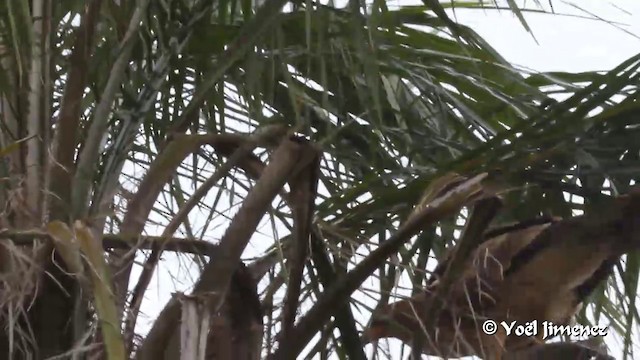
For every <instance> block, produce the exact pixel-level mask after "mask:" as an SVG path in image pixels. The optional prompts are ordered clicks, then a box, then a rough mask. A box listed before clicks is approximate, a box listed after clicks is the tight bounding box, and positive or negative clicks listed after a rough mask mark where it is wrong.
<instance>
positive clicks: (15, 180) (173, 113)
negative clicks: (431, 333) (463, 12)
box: [0, 0, 640, 359]
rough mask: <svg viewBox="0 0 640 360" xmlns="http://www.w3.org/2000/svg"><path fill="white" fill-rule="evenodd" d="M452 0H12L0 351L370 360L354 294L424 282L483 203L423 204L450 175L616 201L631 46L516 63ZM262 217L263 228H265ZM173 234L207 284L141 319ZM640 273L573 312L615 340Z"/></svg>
mask: <svg viewBox="0 0 640 360" xmlns="http://www.w3.org/2000/svg"><path fill="white" fill-rule="evenodd" d="M509 3H511V2H509ZM464 4H466V5H465V6H468V7H477V8H482V7H483V6H489V5H488V4H484V5H483V4H482V1H480V2H478V3H477V4H476V3H472V2H467V3H464ZM449 6H451V4H449V3H448V2H445V3H443V4H440V3H438V2H437V1H433V0H425V1H424V5H420V6H403V7H390V6H387V4H386V3H385V2H373V3H371V4H368V5H367V6H366V7H365V6H363V5H362V4H361V3H360V2H357V1H350V2H349V3H348V4H347V5H346V7H339V6H336V5H334V4H322V3H319V2H300V1H296V2H291V3H289V2H287V1H283V0H266V1H264V2H261V3H260V4H251V3H249V2H234V1H231V2H230V1H224V2H211V1H200V0H189V1H187V0H182V1H178V0H175V1H157V2H155V1H148V0H139V1H136V2H133V1H111V0H106V1H103V0H89V1H84V2H80V1H47V0H33V1H30V2H29V1H7V2H5V3H4V4H3V5H2V7H0V55H1V56H0V91H1V93H0V119H1V123H0V124H1V126H2V131H1V132H0V158H1V161H0V173H1V175H0V179H2V181H0V204H6V205H5V206H4V207H3V211H2V213H1V216H0V229H2V230H1V231H0V239H2V240H1V242H0V244H1V245H2V246H1V247H0V264H1V265H0V266H1V268H0V274H1V275H0V276H1V279H2V283H1V285H0V286H1V288H0V289H1V290H2V291H1V292H0V300H1V301H0V309H1V310H2V312H1V313H0V314H1V317H0V318H1V319H2V321H1V322H0V323H2V325H3V332H2V333H1V335H0V352H1V353H2V354H3V356H5V355H6V356H7V357H8V358H16V359H22V358H24V359H29V358H38V359H40V358H49V357H53V356H59V355H65V356H71V357H74V358H84V357H87V356H89V355H96V356H99V357H106V358H109V359H124V358H128V357H134V356H135V357H137V358H140V359H155V358H160V357H162V356H164V358H167V359H178V358H180V356H183V358H192V357H190V356H193V358H196V357H197V358H202V357H201V356H205V353H206V355H207V356H217V357H218V358H259V357H261V356H266V355H267V354H271V355H270V356H271V358H274V359H279V358H294V357H296V356H298V355H299V354H300V353H301V352H302V351H303V350H304V349H305V348H306V353H307V354H308V355H307V356H309V357H312V356H315V355H318V354H319V355H320V356H321V357H323V358H324V357H326V356H328V355H329V354H332V353H336V354H338V355H339V356H341V357H348V358H354V359H363V358H365V354H364V352H363V350H362V349H363V348H362V346H361V343H360V340H359V331H360V330H361V329H362V328H363V326H364V325H366V321H367V320H368V314H369V312H370V310H372V309H366V307H364V306H363V304H362V299H365V298H368V297H371V296H373V297H374V298H375V299H376V301H377V302H378V303H379V305H378V306H379V307H382V306H383V305H384V304H386V303H387V302H388V301H389V297H390V294H391V293H392V290H393V289H394V287H396V283H397V281H396V280H397V279H398V278H400V277H401V276H407V275H408V276H409V277H410V278H411V280H412V287H413V288H412V289H411V291H412V292H414V293H418V292H419V291H421V290H420V289H421V288H422V287H423V285H424V283H425V281H424V280H425V278H426V277H427V276H428V275H427V273H428V270H429V269H431V268H430V267H429V266H428V265H429V264H428V263H430V261H429V259H430V257H431V256H434V257H435V258H436V259H439V258H441V257H442V256H443V253H444V249H445V247H447V246H449V245H451V244H452V243H454V242H456V241H457V240H456V239H458V238H459V232H460V230H461V229H462V228H463V226H464V224H465V221H466V218H467V216H466V214H467V213H468V208H469V207H470V206H471V205H472V203H471V202H470V201H471V200H473V198H470V197H466V196H462V197H460V196H445V197H444V198H440V199H441V200H442V201H441V202H440V204H439V205H437V206H436V205H434V204H433V203H431V207H430V209H432V210H429V211H431V212H432V213H429V214H431V215H429V216H426V215H424V212H421V211H422V210H420V209H423V208H424V207H422V206H419V205H420V204H419V203H420V201H419V199H423V201H422V204H424V203H428V201H429V200H433V195H434V194H441V192H440V191H441V190H442V189H443V187H444V188H447V186H446V185H447V181H448V180H447V179H450V175H447V174H450V173H452V172H453V173H458V174H463V175H465V176H468V177H470V178H475V177H474V176H476V175H478V174H488V176H489V178H490V179H491V181H492V182H493V185H492V186H497V187H498V188H499V189H502V190H505V189H508V191H506V192H503V193H504V194H503V201H504V209H506V211H502V212H501V213H500V214H499V215H498V216H497V218H496V219H495V221H496V222H498V223H508V222H512V221H519V220H523V219H527V218H531V217H535V216H539V215H541V214H547V215H554V216H561V217H571V216H572V215H573V213H574V212H575V211H584V212H597V211H598V209H599V208H600V206H601V204H602V203H603V202H606V201H607V200H608V198H609V197H610V195H616V194H621V193H626V192H627V191H628V189H629V187H630V186H631V185H632V184H633V183H634V182H635V181H637V178H638V169H637V161H638V160H639V159H638V156H639V149H638V146H639V145H638V142H637V141H635V139H636V137H637V135H636V133H637V132H638V131H639V130H640V128H639V127H638V123H639V122H640V119H638V115H637V109H638V91H637V84H638V77H639V73H638V67H639V66H640V55H639V56H634V57H632V58H630V59H628V60H626V61H625V62H624V63H622V64H620V65H619V66H618V67H616V68H615V69H612V70H611V71H609V72H606V73H595V72H593V73H579V74H570V73H552V74H545V73H529V72H526V71H524V70H522V69H518V68H516V67H514V66H512V65H511V64H509V63H508V62H507V61H505V60H504V59H503V58H501V57H500V55H499V54H497V53H496V51H495V50H493V49H492V48H491V46H490V45H488V44H487V43H486V42H485V41H483V39H482V38H480V36H478V35H477V34H476V33H475V32H474V31H473V30H471V29H470V28H468V27H465V26H462V25H460V24H457V23H455V22H454V21H453V20H452V19H451V18H450V17H449V16H448V15H447V12H446V11H445V10H446V8H447V7H449ZM460 6H463V5H460ZM510 9H511V11H513V12H514V13H515V14H516V15H517V16H519V18H520V19H522V21H523V24H525V26H526V23H525V22H524V18H523V17H522V10H521V9H518V8H516V7H515V5H512V6H511V8H510ZM555 94H563V95H565V97H566V100H564V101H561V102H558V101H555V100H553V99H554V98H553V96H554V95H555ZM473 184H475V183H473ZM473 184H472V185H473ZM476 185H477V184H475V185H473V186H471V187H469V188H466V187H463V188H462V190H461V191H463V190H464V191H467V190H468V191H471V190H474V189H475V187H474V186H476ZM456 194H457V193H456ZM567 194H568V195H570V197H565V195H567ZM458 195H459V194H458ZM576 197H579V198H580V199H582V200H583V201H582V202H579V203H578V202H576V201H575V198H576ZM225 199H226V201H228V205H227V204H225V203H224V202H223V200H225ZM415 205H418V206H415ZM414 209H417V210H415V211H414ZM196 213H197V214H198V216H195V215H194V214H196ZM233 213H235V214H233ZM265 214H268V216H267V217H264V215H265ZM411 214H414V215H411ZM415 214H418V215H420V214H422V215H420V216H418V215H415ZM190 215H191V216H190ZM418 220H419V221H418ZM261 221H263V222H262V224H265V222H266V225H267V226H268V227H271V228H272V229H275V230H274V231H273V234H271V236H269V237H264V236H263V237H262V238H261V239H258V240H259V241H257V240H256V239H257V235H256V236H254V234H256V230H257V229H258V226H259V225H260V224H261ZM216 224H224V225H225V228H226V231H225V232H224V234H223V235H222V236H221V239H220V241H219V242H217V244H213V243H212V242H211V241H210V240H212V234H214V233H215V232H216V229H215V228H214V227H215V225H216ZM158 229H159V230H158ZM277 229H280V230H279V231H278V230H277ZM283 229H285V230H283ZM260 231H262V227H260ZM283 231H284V232H285V233H284V234H283V233H282V232H283ZM153 235H155V236H153ZM252 236H254V237H253V238H252ZM260 241H261V244H260V245H261V246H263V248H264V249H265V251H264V252H263V253H260V254H259V256H255V257H254V258H253V259H250V258H248V257H247V253H248V252H247V251H246V249H247V246H248V245H249V244H250V243H251V244H253V245H255V243H256V242H260ZM265 243H266V245H267V246H265ZM168 252H171V253H174V254H177V255H176V258H177V259H179V261H180V262H186V263H188V264H191V265H195V266H198V267H199V275H198V279H197V280H196V281H195V282H194V287H193V291H192V292H191V291H190V292H189V295H176V296H175V297H173V298H172V299H171V301H169V303H168V304H166V306H165V307H164V309H163V310H162V312H161V313H160V314H159V315H158V316H157V318H156V319H154V321H153V325H152V327H151V328H150V329H149V330H148V331H145V333H139V332H140V327H139V326H137V325H138V323H139V321H137V320H138V317H139V316H140V313H141V305H142V302H143V299H144V297H145V294H146V290H147V289H148V287H149V284H150V282H151V277H152V274H153V273H154V271H155V269H157V268H158V266H159V264H163V263H162V262H161V255H162V254H163V253H168ZM363 254H364V255H363ZM162 256H164V255H162ZM136 258H137V259H138V260H139V261H140V262H141V263H143V266H142V267H139V266H138V265H134V260H136ZM390 259H391V261H390ZM176 263H177V262H176V261H174V262H172V263H171V264H173V265H170V266H176ZM244 264H246V266H245V265H244ZM639 266H640V262H639V261H638V258H637V256H636V254H630V255H628V256H626V257H624V258H623V261H621V262H620V263H618V264H617V265H616V267H615V274H614V275H613V276H611V277H610V279H609V280H608V282H607V283H606V284H605V285H603V286H601V287H600V288H598V289H597V290H596V291H595V293H594V294H593V295H592V296H591V297H590V299H589V300H590V305H589V306H586V307H585V308H584V310H583V311H582V313H581V314H580V317H579V319H580V321H581V322H583V323H586V322H598V321H602V319H606V321H609V322H610V323H611V325H612V327H613V329H614V330H615V331H616V333H618V334H619V335H621V336H622V337H623V339H624V351H625V353H629V352H630V349H631V336H632V332H633V331H632V330H633V329H634V325H635V324H637V320H638V315H637V311H636V308H635V301H634V299H635V296H636V293H637V290H636V288H637V284H638V267H639ZM133 270H136V271H133ZM138 273H139V275H138ZM132 275H138V276H132ZM367 278H370V279H371V278H375V279H377V280H378V283H379V286H378V287H376V288H375V289H366V288H364V287H361V285H362V284H363V282H364V281H365V280H366V279H367ZM360 312H364V314H365V315H361V314H360ZM206 314H211V316H208V315H206ZM181 319H182V321H180V320H181ZM263 322H264V323H263ZM120 324H122V326H120ZM207 329H211V331H210V332H208V331H207ZM334 329H338V330H339V331H338V332H335V331H334ZM188 331H191V333H190V334H191V336H186V335H185V336H181V333H183V334H185V333H186V332H188ZM136 332H138V333H136ZM193 334H195V335H193ZM207 344H208V345H207ZM205 345H206V346H205ZM243 349H244V350H243ZM247 350H248V351H247ZM242 351H244V352H242ZM180 352H182V355H180Z"/></svg>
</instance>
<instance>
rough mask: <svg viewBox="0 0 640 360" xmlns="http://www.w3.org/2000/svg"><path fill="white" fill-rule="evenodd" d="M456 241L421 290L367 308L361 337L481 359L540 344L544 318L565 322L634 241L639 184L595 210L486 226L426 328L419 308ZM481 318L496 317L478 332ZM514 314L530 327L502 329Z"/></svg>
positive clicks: (638, 232)
mask: <svg viewBox="0 0 640 360" xmlns="http://www.w3.org/2000/svg"><path fill="white" fill-rule="evenodd" d="M456 246H457V245H456ZM456 246H454V247H453V248H452V249H451V250H450V251H449V252H448V254H449V255H446V256H445V257H444V258H443V260H442V261H441V262H440V263H439V264H438V266H436V269H435V270H434V272H433V273H432V276H431V277H430V278H429V279H428V280H427V283H426V286H425V289H424V290H423V291H421V292H420V293H418V294H417V295H414V296H413V297H411V298H408V299H403V300H400V301H396V302H393V303H391V304H387V305H385V306H383V307H381V308H380V309H378V310H376V311H374V314H373V315H372V319H371V321H370V324H369V326H368V327H367V328H366V329H365V330H364V332H363V334H362V339H363V342H364V343H370V342H374V341H377V340H379V339H382V338H396V339H399V340H401V341H402V342H404V343H406V344H408V345H410V346H416V347H420V352H422V353H423V354H427V355H434V356H440V357H444V358H456V357H463V356H469V355H476V356H480V357H482V358H485V359H501V358H503V356H504V355H505V354H506V353H509V352H515V351H518V350H522V349H526V348H528V347H532V346H535V345H539V344H542V343H544V339H543V336H542V335H543V333H544V332H543V331H542V329H541V326H542V322H543V321H547V322H551V323H553V324H554V325H568V324H570V322H571V321H572V319H573V318H574V315H575V314H576V313H577V312H578V311H579V310H580V308H581V306H582V304H583V302H584V301H585V300H586V299H587V297H588V296H589V295H590V294H591V293H592V292H593V291H594V290H595V289H596V288H597V287H598V286H599V285H600V284H601V283H602V282H603V281H605V280H606V279H607V278H608V277H609V275H610V274H611V273H612V271H613V268H614V266H615V264H616V263H617V262H618V261H619V259H620V257H621V256H622V255H624V254H626V253H629V252H631V251H635V250H638V249H639V248H640V189H633V190H632V191H630V192H628V193H627V194H625V195H621V196H617V197H615V198H614V199H613V201H612V202H611V205H610V206H607V207H606V208H605V209H603V210H602V211H601V212H600V211H599V212H598V213H597V214H585V215H580V216H575V217H571V218H567V219H561V218H558V217H544V218H538V219H532V220H529V221H524V222H520V223H517V224H514V225H509V226H504V227H500V228H494V229H489V230H487V231H486V232H485V233H484V241H483V242H481V244H480V245H479V246H477V247H476V249H474V251H473V252H472V253H471V255H470V256H469V258H468V260H467V261H466V263H464V267H463V271H462V274H461V276H460V277H459V278H457V279H455V280H454V281H453V283H452V284H451V286H450V287H449V291H447V292H446V293H445V294H444V295H443V296H444V298H443V301H442V303H443V305H442V308H441V310H440V311H438V312H437V313H436V314H437V315H436V316H435V318H434V319H432V321H431V322H430V324H431V325H432V326H430V327H429V328H426V327H425V324H426V323H427V321H426V319H425V318H424V316H425V311H424V309H425V308H426V307H427V306H429V305H428V304H430V303H432V302H433V297H434V296H435V294H436V292H437V291H438V287H439V286H440V285H441V276H442V275H443V274H444V272H445V269H446V268H447V266H448V263H449V261H450V258H451V257H452V255H451V254H453V253H454V252H455V249H456ZM430 320H431V319H430ZM486 321H494V324H497V327H494V329H495V330H496V331H495V333H491V334H490V335H488V334H486V333H485V332H483V325H484V324H485V322H486ZM514 321H515V323H516V324H534V325H533V326H534V327H535V330H536V331H535V332H534V333H531V334H530V335H531V336H507V332H506V329H505V328H504V326H501V325H500V324H501V323H502V322H505V323H504V324H511V323H512V322H514ZM534 321H535V322H534Z"/></svg>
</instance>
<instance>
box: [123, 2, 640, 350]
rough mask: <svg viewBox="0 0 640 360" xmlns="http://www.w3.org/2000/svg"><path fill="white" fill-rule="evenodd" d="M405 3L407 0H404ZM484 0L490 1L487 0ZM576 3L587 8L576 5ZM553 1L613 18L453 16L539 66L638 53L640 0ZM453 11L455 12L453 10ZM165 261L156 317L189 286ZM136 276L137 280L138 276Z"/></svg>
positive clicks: (602, 62) (562, 8) (602, 64)
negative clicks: (172, 295)
mask: <svg viewBox="0 0 640 360" xmlns="http://www.w3.org/2000/svg"><path fill="white" fill-rule="evenodd" d="M541 2H543V3H544V4H543V5H545V9H547V10H549V9H550V8H549V5H548V1H547V0H542V1H541ZM402 3H403V4H405V3H406V2H405V1H404V0H402ZM486 3H491V1H489V0H487V1H486ZM518 3H519V4H520V3H522V1H518ZM526 3H527V4H528V5H529V6H532V7H533V6H534V5H535V3H536V2H535V1H532V0H529V1H528V2H526ZM576 3H577V4H579V6H580V7H581V9H583V10H584V11H583V10H580V9H579V8H577V7H576V6H575V5H573V4H576ZM553 6H554V10H555V12H556V13H560V14H572V15H578V16H583V17H584V16H587V17H588V16H594V15H595V16H597V17H599V18H602V19H604V20H607V21H610V22H615V24H607V23H605V22H603V21H595V20H588V19H583V18H576V17H570V16H557V15H556V16H552V15H544V14H535V13H525V18H526V20H527V22H528V24H529V26H530V27H531V29H532V30H533V35H534V36H535V38H536V40H537V42H538V43H536V41H535V40H534V39H533V38H532V36H531V34H529V33H527V32H526V31H525V29H524V28H523V27H522V25H521V24H520V22H519V20H518V19H517V18H516V17H515V16H514V15H513V14H512V13H511V12H510V11H506V10H503V11H496V10H486V11H483V10H460V9H458V10H456V11H455V18H456V19H457V20H458V21H459V22H461V23H463V24H466V25H468V26H471V27H472V28H473V29H475V30H476V31H477V32H478V33H479V34H480V35H481V36H482V37H483V38H484V39H485V40H486V41H487V42H488V43H489V44H491V45H492V46H493V47H494V48H495V49H496V50H497V51H498V52H499V53H500V54H501V55H502V56H504V57H505V58H506V59H507V60H508V61H510V62H512V63H514V64H516V65H520V66H524V67H526V68H529V69H533V70H538V71H571V72H581V71H590V70H608V69H611V68H613V67H615V66H616V65H618V64H619V63H621V62H622V61H624V60H626V59H627V58H629V57H631V56H633V55H636V54H638V53H640V39H639V38H638V37H637V36H640V1H638V0H610V1H607V0H579V1H578V0H576V1H574V2H570V1H555V0H554V1H553ZM450 14H451V15H452V16H453V13H450ZM590 14H591V15H590ZM190 218H191V217H190ZM221 230H223V229H221ZM267 231H268V230H267ZM286 232H287V231H286V230H284V231H282V233H286ZM256 255H257V254H256ZM163 257H164V258H165V259H166V260H168V261H167V262H172V263H174V264H175V263H176V262H175V261H171V260H169V259H170V258H171V257H172V256H171V255H169V254H165V255H164V256H163ZM167 262H164V265H165V266H162V267H161V270H160V277H159V278H156V279H155V280H154V281H153V282H152V284H151V288H150V291H148V292H147V299H146V300H145V301H144V303H143V311H144V312H145V313H146V316H145V318H147V319H153V318H155V316H156V314H157V312H158V311H159V310H160V309H161V308H162V306H164V304H165V303H166V301H167V300H168V298H169V296H170V293H171V292H174V291H177V290H185V286H186V285H184V284H183V285H177V284H176V283H175V280H176V279H175V277H176V276H178V277H179V276H183V275H185V274H186V273H187V272H185V271H184V270H186V269H183V271H180V273H181V274H182V275H180V274H176V270H177V269H176V267H173V266H171V267H170V268H168V267H167V266H166V264H167ZM183 265H184V264H183ZM169 272H171V273H172V275H170V274H169ZM137 274H138V272H137V271H136V272H134V276H137ZM191 275H192V276H193V275H195V274H194V273H191ZM133 279H134V280H133V281H136V280H135V279H136V278H135V277H134V278H133ZM189 282H190V281H187V283H189ZM174 285H175V286H174ZM146 323H147V321H145V319H144V318H143V319H141V321H140V325H141V326H140V328H139V329H138V330H142V329H143V328H146V327H147V324H146ZM610 346H611V348H612V350H613V351H614V353H613V354H612V355H616V353H615V351H616V349H619V346H616V345H615V344H610ZM367 349H369V347H367ZM618 351H619V350H618Z"/></svg>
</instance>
